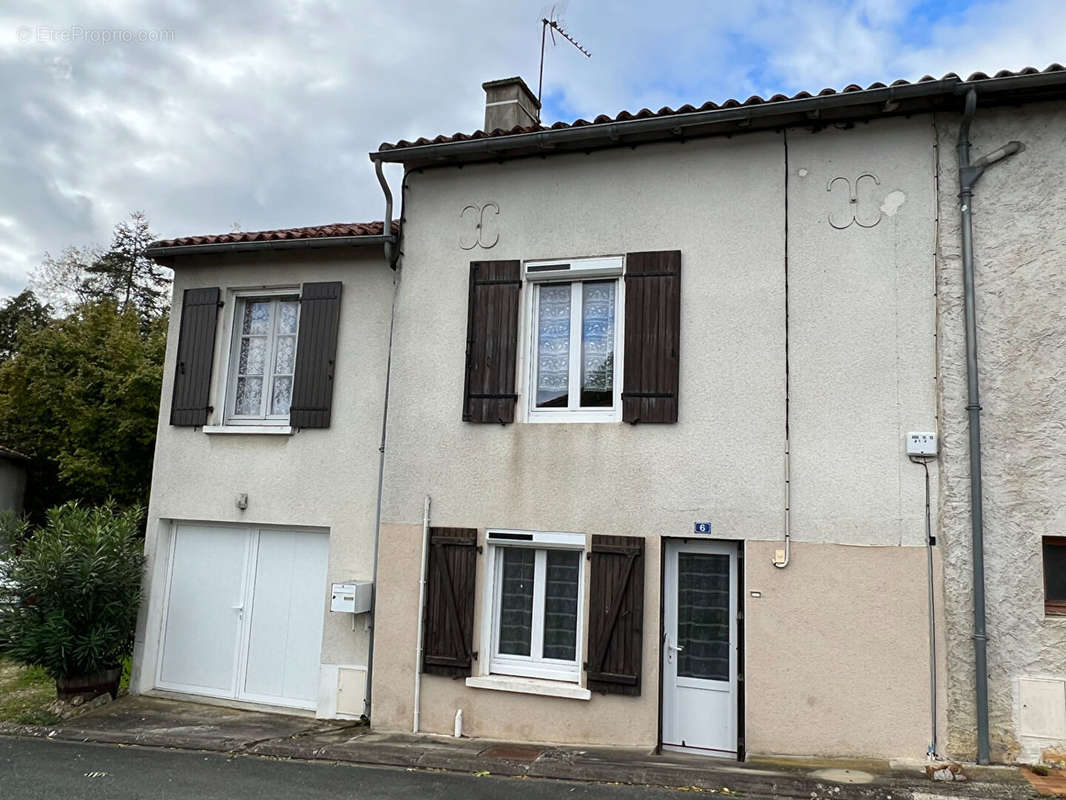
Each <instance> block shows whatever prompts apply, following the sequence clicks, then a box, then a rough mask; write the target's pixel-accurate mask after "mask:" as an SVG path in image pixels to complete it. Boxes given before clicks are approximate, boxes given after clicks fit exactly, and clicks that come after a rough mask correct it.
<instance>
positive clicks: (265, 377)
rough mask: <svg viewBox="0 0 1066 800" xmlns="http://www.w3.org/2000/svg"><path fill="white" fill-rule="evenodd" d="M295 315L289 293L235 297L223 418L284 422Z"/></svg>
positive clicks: (292, 362) (293, 364) (296, 310)
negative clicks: (231, 344) (227, 384)
mask: <svg viewBox="0 0 1066 800" xmlns="http://www.w3.org/2000/svg"><path fill="white" fill-rule="evenodd" d="M299 321H300V301H299V299H298V298H297V297H296V296H294V295H289V294H278V295H275V296H269V295H268V296H238V297H237V298H236V305H235V308H234V325H233V347H232V352H231V354H230V381H229V387H228V392H227V399H226V418H227V419H226V421H227V422H229V423H234V424H241V423H255V424H260V425H261V424H264V423H267V424H279V425H280V424H286V423H288V420H289V406H290V404H291V402H292V384H293V375H294V373H295V370H296V336H297V331H298V330H299Z"/></svg>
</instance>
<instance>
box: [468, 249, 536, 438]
mask: <svg viewBox="0 0 1066 800" xmlns="http://www.w3.org/2000/svg"><path fill="white" fill-rule="evenodd" d="M521 277H522V270H521V264H520V263H519V262H518V261H473V262H471V263H470V305H469V308H468V316H467V327H466V385H465V388H464V391H463V421H464V422H497V423H500V424H507V423H508V422H514V409H515V402H516V401H517V399H518V395H516V394H515V364H516V360H517V355H518V294H519V290H520V289H521V286H522V281H521Z"/></svg>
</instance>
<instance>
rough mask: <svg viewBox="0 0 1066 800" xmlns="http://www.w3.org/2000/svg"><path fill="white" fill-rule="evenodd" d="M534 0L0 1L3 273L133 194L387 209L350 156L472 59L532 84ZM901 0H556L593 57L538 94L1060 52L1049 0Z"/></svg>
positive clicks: (223, 221) (456, 101) (725, 88)
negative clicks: (933, 8) (564, 4)
mask: <svg viewBox="0 0 1066 800" xmlns="http://www.w3.org/2000/svg"><path fill="white" fill-rule="evenodd" d="M544 1H545V0H536V2H533V0H519V2H508V3H499V2H489V0H450V2H447V3H441V2H431V1H430V0H409V1H408V2H405V3H402V4H401V3H391V4H385V3H379V4H370V3H344V2H340V0H333V1H331V0H298V2H294V0H268V1H267V2H262V3H255V4H252V3H248V4H241V3H205V2H196V1H195V0H182V1H181V2H176V3H171V4H168V5H167V6H166V7H159V5H157V4H144V3H137V2H132V0H131V1H130V2H126V3H116V2H111V3H109V4H107V5H106V6H104V5H101V4H100V3H91V2H89V0H65V2H63V0H55V2H52V3H50V4H48V5H47V6H45V5H40V4H37V3H22V2H20V0H16V2H15V6H14V7H5V8H4V10H3V11H0V83H2V85H3V86H4V87H5V101H6V103H5V111H4V114H2V115H0V141H3V142H4V148H3V149H2V150H0V219H4V220H11V221H12V224H10V225H7V224H5V225H3V226H0V294H3V293H14V292H16V291H18V290H19V289H20V288H21V286H22V285H23V284H24V282H25V278H26V274H27V272H28V270H30V269H32V268H33V267H35V266H36V265H37V264H38V263H39V261H40V259H41V257H42V255H43V253H44V251H45V250H50V251H52V252H59V251H61V250H62V249H63V248H64V247H66V246H68V245H85V244H93V243H105V242H107V241H108V240H109V239H110V229H111V227H112V226H113V225H114V223H115V222H117V221H119V220H121V219H123V218H124V217H125V215H126V213H127V212H128V211H130V210H133V209H141V210H144V211H145V212H146V213H147V214H148V216H149V218H150V219H151V221H152V223H153V226H154V228H155V230H156V231H157V232H158V233H159V234H160V235H166V236H171V235H182V234H191V233H210V232H221V231H226V230H228V229H229V228H230V226H231V224H232V223H233V222H234V221H236V222H239V223H240V225H241V226H242V227H243V228H244V229H246V230H252V229H255V228H264V227H267V228H269V227H283V226H291V225H304V224H316V223H325V222H335V221H342V220H364V219H377V218H380V217H381V214H382V211H383V206H384V203H383V200H382V197H381V193H380V189H379V188H378V186H377V182H376V180H375V179H374V177H373V171H372V168H371V165H370V163H369V161H368V159H367V157H366V154H367V153H368V152H369V151H371V150H374V149H376V148H377V145H378V144H379V143H380V142H381V141H394V140H397V139H401V138H416V137H418V136H421V135H426V136H433V135H436V134H438V133H449V134H450V133H453V132H455V131H472V130H474V129H476V128H478V127H480V125H481V121H482V113H483V106H482V104H483V102H484V95H483V93H482V91H481V86H480V84H481V82H482V81H484V80H487V79H491V78H498V77H504V76H509V75H514V74H520V75H523V76H524V77H525V78H526V79H527V82H528V83H529V84H530V85H531V86H532V87H533V88H534V89H535V88H536V79H537V66H538V56H539V52H538V51H539V42H540V25H539V19H540V17H541V15H542V13H544V9H542V7H541V6H542V3H543V2H544ZM7 5H8V6H10V3H9V4H7ZM915 7H916V6H915V3H914V2H913V0H905V1H903V0H811V2H807V3H802V4H801V3H796V2H790V1H789V0H757V1H755V2H748V3H745V2H735V0H734V1H733V2H727V0H705V2H692V0H660V2H658V3H656V4H654V5H650V4H647V3H641V2H636V1H635V0H634V1H633V2H626V3H621V2H617V3H611V4H607V3H602V2H598V3H593V2H592V0H573V2H572V3H571V4H570V7H569V9H568V10H567V11H566V13H565V15H564V16H565V19H566V22H567V25H568V28H569V29H570V30H571V31H572V32H573V33H574V35H575V36H576V37H577V38H578V39H579V40H580V41H581V42H582V43H583V44H584V45H585V46H586V47H587V48H588V49H589V50H590V51H591V52H592V53H593V57H592V58H591V59H586V58H585V57H584V56H582V55H581V54H580V53H578V52H577V51H576V50H574V49H573V48H572V47H571V46H570V45H569V44H566V43H565V42H560V43H559V45H558V46H556V47H554V48H552V47H549V52H548V53H547V60H546V65H545V93H546V95H548V96H551V97H552V98H553V100H555V101H556V103H557V104H558V106H557V107H562V108H564V109H565V111H566V112H567V113H569V112H572V113H573V114H574V115H575V116H584V117H587V118H591V117H593V116H595V115H596V114H599V113H608V114H615V113H617V112H618V111H619V110H621V109H623V108H628V109H633V110H636V109H639V108H641V107H643V106H648V107H651V108H653V109H657V108H659V107H660V106H662V105H673V106H678V105H681V104H683V103H686V102H689V103H693V104H695V105H698V104H700V103H702V102H703V101H705V100H708V99H712V100H717V101H721V100H724V99H726V98H728V97H740V98H741V99H744V98H746V97H747V96H748V95H750V94H754V93H759V94H764V95H766V94H772V93H773V92H776V91H788V92H794V91H798V90H800V89H814V90H817V89H820V88H822V87H823V86H841V85H844V84H846V83H850V82H852V81H855V82H858V83H869V82H872V81H874V80H891V79H894V78H897V77H907V78H916V77H919V76H920V75H922V74H924V73H925V72H932V73H934V74H940V73H943V72H947V71H949V70H956V71H962V72H964V71H971V70H975V69H986V70H990V69H998V68H1000V67H1003V66H1006V67H1009V68H1018V67H1021V66H1023V65H1026V64H1030V63H1032V64H1035V65H1037V66H1044V65H1045V64H1046V63H1047V62H1050V61H1053V60H1055V59H1056V58H1066V4H1062V3H1061V0H1001V1H1000V2H982V3H978V4H975V5H973V7H972V8H971V9H970V11H967V12H963V13H961V14H959V15H957V16H956V17H954V18H945V19H941V20H939V21H937V22H934V23H932V24H931V25H930V26H924V27H922V28H921V29H920V30H919V29H916V28H914V27H913V26H912V27H908V25H909V23H908V22H907V20H908V19H909V17H908V14H909V13H910V12H912V11H913V10H914V8H915ZM78 30H80V31H81V35H80V37H79V36H78V35H77V33H76V32H77V31H78ZM108 31H110V32H112V33H111V34H110V36H111V37H112V39H114V37H115V36H119V35H122V33H123V32H127V33H126V36H127V38H128V37H130V36H132V37H134V38H136V37H137V36H140V37H141V38H145V39H147V40H146V41H117V40H112V41H104V37H105V36H106V35H108V34H107V32H108ZM93 32H95V34H94V33H93ZM94 35H95V40H94V39H93V36H94ZM549 121H550V120H549Z"/></svg>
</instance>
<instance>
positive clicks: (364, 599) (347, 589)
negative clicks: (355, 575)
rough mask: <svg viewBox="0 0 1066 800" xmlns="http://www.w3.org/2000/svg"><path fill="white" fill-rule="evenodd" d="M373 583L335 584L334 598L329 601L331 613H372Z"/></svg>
mask: <svg viewBox="0 0 1066 800" xmlns="http://www.w3.org/2000/svg"><path fill="white" fill-rule="evenodd" d="M373 588H374V582H373V581H349V582H348V583H335V584H333V596H332V598H331V599H330V601H329V610H330V611H339V612H341V613H343V614H366V613H367V612H368V611H370V597H371V594H372V593H373Z"/></svg>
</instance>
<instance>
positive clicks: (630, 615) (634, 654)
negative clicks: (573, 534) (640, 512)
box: [586, 536, 644, 695]
mask: <svg viewBox="0 0 1066 800" xmlns="http://www.w3.org/2000/svg"><path fill="white" fill-rule="evenodd" d="M589 562H590V563H589V568H590V570H591V575H590V583H589V659H588V663H587V664H586V669H587V670H588V688H589V689H591V690H592V691H599V692H608V693H610V694H629V695H639V694H640V671H641V669H640V668H641V658H642V652H643V649H642V645H643V638H644V539H643V538H641V537H639V536H593V537H592V549H591V550H590V551H589Z"/></svg>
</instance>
